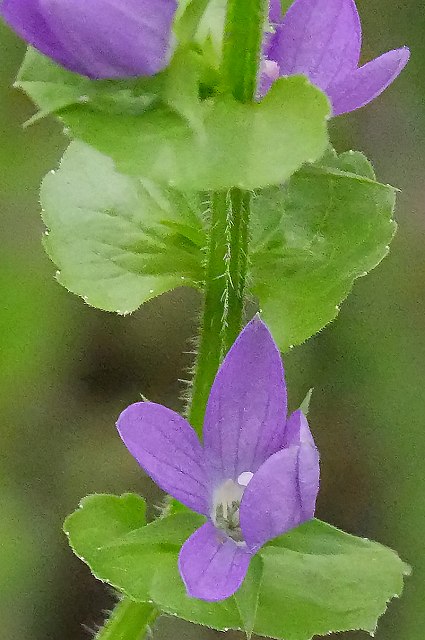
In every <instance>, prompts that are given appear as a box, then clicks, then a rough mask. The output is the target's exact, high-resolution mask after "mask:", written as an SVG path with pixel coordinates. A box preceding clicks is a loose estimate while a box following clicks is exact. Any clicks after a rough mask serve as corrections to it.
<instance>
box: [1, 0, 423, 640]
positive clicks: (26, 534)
mask: <svg viewBox="0 0 425 640" xmlns="http://www.w3.org/2000/svg"><path fill="white" fill-rule="evenodd" d="M358 6H359V10H360V12H361V15H362V18H363V24H364V35H365V37H364V49H363V52H364V56H365V58H368V59H370V58H371V57H374V56H375V55H377V54H379V53H381V52H383V51H385V50H387V49H389V48H393V47H397V46H400V45H403V44H408V45H409V46H410V47H411V49H412V60H411V62H410V64H409V65H408V67H407V69H406V71H405V72H404V73H403V75H402V77H401V78H400V79H399V80H398V81H397V82H396V83H395V84H394V86H393V87H391V88H390V89H389V90H388V91H387V92H386V93H385V95H384V96H382V97H381V98H380V99H379V100H377V101H376V102H375V103H373V104H372V105H370V106H368V107H366V108H365V109H363V110H361V111H360V112H357V113H355V114H351V115H349V116H347V117H344V118H342V119H339V120H337V121H336V122H334V123H333V124H332V128H333V139H334V142H335V144H336V146H337V148H338V149H339V150H345V149H349V148H358V149H361V150H364V151H365V152H366V153H367V155H368V157H369V158H370V159H371V160H372V161H373V163H374V165H375V168H376V170H377V173H378V176H379V178H380V179H381V181H383V182H389V183H392V184H394V185H396V186H398V187H399V188H400V189H401V193H400V197H399V205H398V211H397V219H398V222H399V225H400V229H399V233H398V236H397V238H396V240H395V241H394V244H393V245H392V252H391V254H390V256H389V257H388V258H387V259H386V260H385V261H384V262H383V264H382V265H381V266H380V267H379V268H378V269H377V270H376V271H374V272H373V273H372V274H371V275H370V276H369V277H368V278H366V279H363V280H360V281H358V283H357V284H356V286H355V288H354V292H353V294H352V295H351V297H350V298H349V300H348V301H347V302H346V303H345V304H344V305H343V307H342V310H341V314H340V316H339V318H338V320H337V321H336V322H335V323H334V324H333V325H332V326H331V327H329V328H327V329H326V330H324V331H323V332H322V333H321V334H320V335H318V336H317V337H315V338H314V339H312V340H311V341H310V342H309V343H308V344H306V345H304V346H302V347H298V348H296V349H295V350H293V351H292V352H291V353H290V354H289V355H288V356H287V357H286V366H287V374H288V382H289V389H290V399H291V402H292V405H293V406H295V405H296V404H297V403H298V402H299V401H300V400H301V399H302V398H303V396H304V394H305V392H306V390H307V389H308V388H310V387H315V392H314V396H313V402H312V409H311V414H310V418H311V424H312V428H313V431H314V434H315V437H316V440H317V442H318V445H319V448H320V450H321V454H322V474H323V479H322V489H321V494H320V499H319V506H318V515H319V517H321V518H323V519H325V520H327V521H329V522H331V523H333V524H335V525H337V526H338V527H341V528H343V529H345V530H347V531H349V532H352V533H355V534H357V535H361V536H367V537H371V538H374V539H376V540H379V541H381V542H383V543H385V544H387V545H389V546H391V547H393V548H394V549H397V550H398V551H399V553H400V554H401V556H402V557H403V559H404V560H406V561H407V562H409V563H410V564H411V565H412V566H413V568H414V573H413V576H412V577H411V578H410V579H408V580H407V584H406V589H405V594H404V597H403V598H402V599H401V600H400V601H395V602H393V603H392V604H391V607H390V609H389V611H388V613H387V614H386V616H385V617H384V618H383V619H382V620H381V624H380V627H379V629H378V632H377V638H378V640H401V639H403V640H423V637H424V632H423V628H424V626H425V619H424V618H425V616H424V606H423V604H424V599H425V556H424V543H423V539H424V532H425V462H424V457H425V419H424V416H425V394H424V391H423V386H424V381H425V287H424V284H425V197H424V190H425V172H424V158H425V85H424V78H425V39H424V35H423V34H424V28H425V9H424V6H423V2H422V0H405V1H404V2H397V1H394V2H388V1H385V0H374V1H372V0H363V1H359V2H358ZM23 52H24V46H23V45H22V43H21V42H20V41H18V39H17V38H15V36H14V35H12V34H11V33H10V32H9V31H8V30H7V29H6V28H5V27H3V26H2V25H1V24H0V54H1V60H2V65H1V69H0V207H1V218H0V229H1V251H0V415H1V422H0V435H1V445H0V509H1V511H0V620H1V624H0V626H1V632H0V636H1V640H3V639H4V640H18V639H19V640H22V639H23V638H27V639H29V640H48V639H52V640H53V639H61V640H71V639H72V640H83V639H84V638H89V637H90V629H95V627H96V623H99V622H100V621H101V620H102V610H104V609H108V608H109V607H110V606H111V604H112V602H113V596H112V594H111V592H110V591H109V590H108V589H107V588H105V587H103V586H102V585H100V584H99V583H97V582H96V581H95V580H94V578H92V577H91V576H90V574H89V571H88V570H87V569H86V567H85V565H83V564H82V563H81V562H79V561H78V560H77V559H76V558H74V557H73V556H72V553H71V551H70V550H69V549H68V546H67V542H66V540H65V537H64V536H63V534H62V533H61V524H62V521H63V518H64V516H65V515H66V514H67V513H68V512H70V511H71V510H73V509H74V508H75V507H76V505H77V504H78V501H79V499H80V498H81V497H82V496H84V495H86V494H87V493H90V492H115V493H120V492H124V491H128V490H134V491H137V492H139V493H142V494H143V495H147V496H149V499H150V501H151V504H152V503H153V504H154V503H155V502H158V500H159V497H160V493H159V491H158V490H157V489H156V488H155V487H154V485H153V483H152V482H151V481H150V480H149V479H147V478H145V477H143V476H142V473H141V471H140V470H139V468H138V467H137V465H136V463H135V462H134V461H133V459H132V458H131V457H130V456H129V455H128V454H127V453H126V451H125V450H124V448H123V446H122V444H121V442H120V440H119V438H118V436H117V434H116V432H115V428H114V420H115V418H116V416H117V415H118V414H119V413H120V411H121V410H122V409H123V408H124V407H125V406H126V405H127V404H128V403H130V402H132V401H135V400H137V398H138V394H139V393H141V392H142V393H144V394H145V395H146V396H147V397H149V398H151V399H152V400H155V401H158V402H162V403H164V404H167V405H169V406H170V407H173V408H176V409H178V408H179V407H180V406H181V402H180V400H179V394H180V392H181V390H182V389H181V386H180V384H179V381H178V379H179V378H184V377H185V376H186V370H187V368H188V366H189V365H190V362H191V360H190V355H188V354H187V353H185V352H187V351H189V350H190V339H191V337H192V336H193V334H194V332H195V329H196V323H197V316H198V311H199V298H198V296H197V294H196V293H194V292H191V291H186V290H180V291H177V292H174V293H173V294H172V295H166V296H163V297H162V298H160V299H158V300H156V301H154V302H152V303H150V304H148V305H146V306H145V307H144V308H143V309H141V310H140V311H139V312H137V313H135V314H134V315H133V316H131V317H127V318H120V317H115V316H114V315H112V314H106V313H101V312H98V311H95V310H93V309H91V308H89V307H88V306H86V305H85V304H84V303H83V301H82V300H80V299H78V298H76V297H74V296H72V295H71V294H68V293H67V292H66V291H65V290H64V289H62V288H61V287H60V286H59V285H58V284H56V282H55V281H54V279H53V276H54V272H55V267H54V266H53V265H52V264H51V263H50V262H49V260H48V258H47V257H46V256H45V254H44V252H43V249H42V247H41V235H42V232H43V225H42V223H41V220H40V217H39V214H38V208H39V207H38V186H39V183H40V181H41V178H42V177H43V175H44V174H45V173H46V172H47V171H49V170H50V169H51V168H54V167H56V165H57V163H58V161H59V159H60V156H61V153H62V151H63V149H64V147H65V145H66V140H65V138H64V137H63V136H62V134H61V131H60V128H59V127H58V126H57V125H56V124H55V123H54V121H53V120H52V119H49V120H46V121H43V122H41V123H39V124H37V125H36V126H34V127H32V128H30V129H28V130H26V131H24V130H23V129H22V127H21V125H22V123H23V122H24V121H25V120H26V119H27V118H28V117H29V116H30V115H31V114H32V112H33V107H32V105H31V104H30V103H29V102H28V101H27V100H26V98H25V97H24V96H23V95H21V94H20V93H18V92H17V91H15V90H13V89H12V88H11V85H12V83H13V80H14V77H15V74H16V71H17V68H18V66H19V63H20V60H21V59H22V55H23ZM84 625H85V626H84ZM217 636H218V634H215V633H214V632H209V631H204V630H202V629H198V628H195V627H192V626H191V625H189V624H185V623H178V622H176V621H175V620H172V621H171V620H166V619H165V620H162V621H161V622H160V623H159V628H158V629H157V630H156V631H155V637H156V638H162V639H165V638H176V637H177V638H198V639H204V638H214V637H217ZM346 637H347V639H348V638H351V640H352V639H353V638H358V637H362V634H351V635H350V634H347V636H346Z"/></svg>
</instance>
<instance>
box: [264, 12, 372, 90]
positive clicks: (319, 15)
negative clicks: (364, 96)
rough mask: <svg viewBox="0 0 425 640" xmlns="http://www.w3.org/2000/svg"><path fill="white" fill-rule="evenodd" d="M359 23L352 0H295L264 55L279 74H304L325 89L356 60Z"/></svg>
mask: <svg viewBox="0 0 425 640" xmlns="http://www.w3.org/2000/svg"><path fill="white" fill-rule="evenodd" d="M360 47H361V25H360V19H359V14H358V12H357V8H356V5H355V2H354V0H295V2H294V3H293V4H292V5H291V7H290V8H289V9H288V11H287V13H286V14H285V17H284V18H283V21H282V22H281V25H279V26H278V27H277V28H276V33H275V35H274V37H273V38H272V39H271V40H270V44H269V47H268V51H267V52H266V55H267V57H268V58H269V59H270V60H274V61H276V62H277V63H278V65H279V67H280V73H281V75H283V76H286V75H295V74H297V73H300V74H304V75H306V76H308V77H309V78H310V80H311V82H313V83H314V84H316V85H317V86H318V87H320V88H321V89H322V90H325V89H326V88H327V87H328V85H329V84H330V83H331V82H336V81H337V80H339V79H341V78H343V77H344V76H346V75H347V73H349V72H350V71H353V70H354V69H355V68H356V67H357V64H358V61H359V56H360Z"/></svg>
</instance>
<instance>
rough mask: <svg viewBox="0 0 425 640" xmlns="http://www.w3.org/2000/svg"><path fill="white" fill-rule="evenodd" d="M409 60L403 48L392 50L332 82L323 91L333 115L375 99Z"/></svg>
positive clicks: (405, 48) (407, 50) (408, 52)
mask: <svg viewBox="0 0 425 640" xmlns="http://www.w3.org/2000/svg"><path fill="white" fill-rule="evenodd" d="M409 57H410V51H409V49H408V48H407V47H402V48H401V49H395V50H393V51H388V52H387V53H384V54H383V55H382V56H380V57H379V58H375V60H372V61H371V62H368V63H367V64H365V65H364V66H363V67H360V68H359V69H356V70H355V71H353V72H352V73H350V74H349V75H348V76H346V77H345V78H342V79H340V80H337V81H335V82H332V84H330V85H329V87H328V88H327V90H326V93H327V94H328V96H329V98H330V100H331V103H332V107H333V115H334V116H338V115H341V114H342V113H347V112H349V111H354V110H355V109H359V108H360V107H363V106H364V105H366V104H368V103H369V102H371V101H372V100H374V99H375V98H377V97H378V96H379V95H380V94H381V93H382V92H383V91H384V90H385V89H386V88H387V87H388V86H389V85H390V84H391V83H392V82H393V81H394V80H395V78H397V76H398V75H399V74H400V73H401V71H402V70H403V69H404V67H405V66H406V64H407V62H408V60H409Z"/></svg>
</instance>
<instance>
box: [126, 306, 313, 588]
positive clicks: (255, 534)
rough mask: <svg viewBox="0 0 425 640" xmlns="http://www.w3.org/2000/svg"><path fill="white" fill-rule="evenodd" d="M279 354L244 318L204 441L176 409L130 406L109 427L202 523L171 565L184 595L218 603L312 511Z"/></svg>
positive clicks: (309, 454) (304, 454)
mask: <svg viewBox="0 0 425 640" xmlns="http://www.w3.org/2000/svg"><path fill="white" fill-rule="evenodd" d="M286 411H287V403H286V385H285V378H284V371H283V367H282V362H281V359H280V354H279V351H278V349H277V347H276V345H275V343H274V342H273V339H272V337H271V335H270V333H269V330H268V329H267V327H266V325H265V324H264V323H263V322H262V321H261V320H260V319H259V318H258V317H256V318H254V319H253V320H252V321H251V322H250V323H249V324H248V325H247V327H246V328H245V329H244V331H242V333H241V334H240V336H239V337H238V339H237V340H236V342H235V344H234V345H233V347H232V349H231V350H230V352H229V353H228V355H227V357H226V359H225V360H224V362H223V364H222V365H221V367H220V369H219V371H218V373H217V376H216V378H215V381H214V384H213V386H212V389H211V394H210V397H209V400H208V405H207V410H206V414H205V423H204V443H203V446H202V445H201V444H200V442H199V440H198V437H197V435H196V434H195V432H194V430H193V429H192V427H191V426H190V425H189V424H188V422H186V420H184V418H182V417H181V416H179V415H178V414H177V413H174V412H173V411H170V409H167V408H165V407H163V406H161V405H157V404H152V403H149V402H139V403H137V404H133V405H131V406H130V407H128V408H127V409H126V410H125V411H124V412H123V413H122V414H121V416H120V418H119V420H118V423H117V426H118V430H119V433H120V435H121V438H122V439H123V441H124V443H125V445H126V447H127V448H128V450H129V451H130V453H131V454H132V455H133V456H134V457H135V458H136V460H137V461H138V462H139V464H140V465H141V466H142V467H143V468H144V469H145V470H146V472H147V473H148V474H149V475H150V476H151V477H152V478H153V479H154V480H155V482H156V483H157V484H158V485H159V486H160V487H162V489H164V491H167V492H168V493H170V494H171V495H172V496H174V497H175V498H176V499H177V500H180V501H181V502H182V503H183V504H185V505H186V506H188V507H189V508H190V509H193V510H194V511H197V512H198V513H200V514H203V515H205V516H206V517H207V518H208V521H207V522H206V524H204V525H203V526H202V527H201V528H200V529H198V530H197V531H195V533H194V534H193V535H192V536H190V538H189V539H188V540H187V541H186V542H185V543H184V545H183V547H182V549H181V552H180V556H179V569H180V573H181V576H182V578H183V581H184V583H185V585H186V589H187V592H188V594H189V595H190V596H192V597H195V598H200V599H202V600H207V601H217V600H223V599H225V598H228V597H230V596H231V595H233V593H235V591H236V590H237V589H238V588H239V587H240V585H241V583H242V581H243V579H244V577H245V574H246V572H247V569H248V566H249V562H250V560H251V558H252V556H253V555H254V554H255V553H256V552H257V551H258V550H259V549H260V548H261V547H262V546H263V545H264V544H265V543H266V542H267V541H268V540H270V539H272V538H274V537H276V536H278V535H281V534H283V533H285V532H287V531H289V530H290V529H292V528H294V527H297V526H298V525H300V524H301V523H303V522H305V521H306V520H310V519H311V518H312V517H313V515H314V510H315V502H316V496H317V492H318V489H319V455H318V452H317V449H316V447H315V444H314V441H313V438H312V435H311V433H310V430H309V427H308V424H307V420H306V418H305V417H304V415H303V414H302V412H301V410H298V411H295V413H293V414H292V415H291V416H290V417H289V419H287V413H286Z"/></svg>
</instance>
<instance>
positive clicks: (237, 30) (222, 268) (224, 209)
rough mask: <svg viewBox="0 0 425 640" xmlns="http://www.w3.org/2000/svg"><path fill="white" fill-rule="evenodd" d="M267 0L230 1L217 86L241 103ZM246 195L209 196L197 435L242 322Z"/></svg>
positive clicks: (250, 90)
mask: <svg viewBox="0 0 425 640" xmlns="http://www.w3.org/2000/svg"><path fill="white" fill-rule="evenodd" d="M267 7H268V2H267V0H229V2H228V6H227V14H226V24H225V29H224V43H223V62H222V79H223V80H222V81H223V86H224V88H225V89H226V90H227V91H229V92H231V93H232V94H233V96H234V97H235V98H236V100H239V101H240V102H252V101H253V100H254V98H255V93H256V88H257V83H258V69H259V66H260V57H261V47H262V41H263V33H264V23H265V20H266V12H267ZM250 205H251V193H249V192H246V191H242V190H240V189H237V188H234V189H231V190H230V191H229V192H226V193H222V192H221V193H213V194H211V196H210V208H211V228H210V236H209V245H208V251H207V267H206V282H205V301H204V310H203V318H202V323H201V331H200V341H199V352H198V358H197V362H196V365H195V374H194V380H193V389H192V398H191V405H190V408H189V412H188V413H189V421H190V422H191V424H192V426H193V427H194V428H195V429H196V430H197V432H198V433H199V434H200V435H201V433H202V424H203V418H204V413H205V407H206V403H207V400H208V395H209V392H210V389H211V385H212V382H213V380H214V376H215V374H216V373H217V369H218V367H219V365H220V362H221V359H222V358H223V356H224V355H225V354H226V353H227V351H228V350H229V349H230V347H231V346H232V344H233V343H234V341H235V339H236V338H237V336H238V334H239V332H240V330H241V328H242V321H243V309H244V295H245V281H246V272H247V265H248V240H249V214H250Z"/></svg>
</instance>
